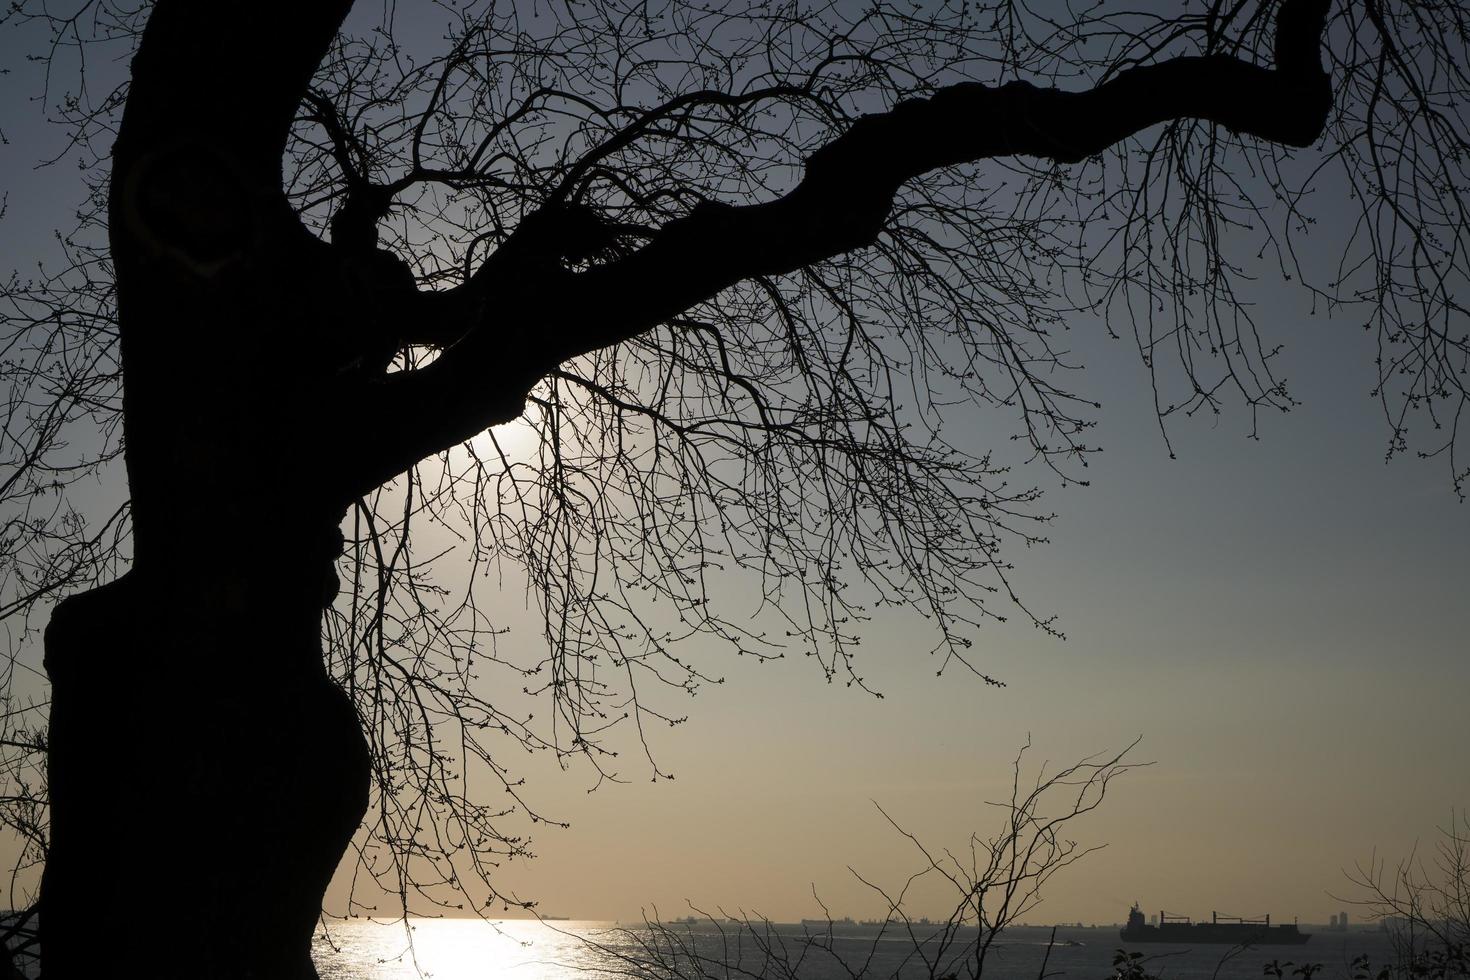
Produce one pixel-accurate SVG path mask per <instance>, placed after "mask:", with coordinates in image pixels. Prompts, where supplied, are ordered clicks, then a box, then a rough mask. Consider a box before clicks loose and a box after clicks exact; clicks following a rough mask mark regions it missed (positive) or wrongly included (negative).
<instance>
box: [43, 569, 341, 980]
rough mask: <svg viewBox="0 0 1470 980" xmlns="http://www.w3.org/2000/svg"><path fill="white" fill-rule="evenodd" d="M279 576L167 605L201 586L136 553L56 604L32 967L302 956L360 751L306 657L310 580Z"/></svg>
mask: <svg viewBox="0 0 1470 980" xmlns="http://www.w3.org/2000/svg"><path fill="white" fill-rule="evenodd" d="M201 572H203V570H202V569H201ZM205 577H208V578H209V579H210V580H211V581H213V582H215V584H216V585H218V584H219V583H220V581H221V577H220V576H205ZM231 578H232V576H230V575H228V574H227V575H224V576H223V579H224V580H225V584H226V590H227V591H228V590H229V589H237V590H238V589H240V588H241V587H242V586H249V585H251V584H257V585H258V584H261V583H259V582H257V583H248V582H240V581H238V580H236V581H230V579H231ZM284 578H287V579H289V578H290V576H284ZM211 591H213V592H214V593H215V594H216V595H218V594H219V593H220V590H219V589H217V588H216V589H213V590H211ZM296 591H297V593H298V594H296V595H289V594H285V595H283V594H277V595H275V596H274V601H273V602H270V603H268V604H257V605H255V606H254V608H229V607H228V605H221V604H218V603H216V604H215V607H214V608H212V609H201V608H199V607H197V606H195V607H194V608H183V606H184V604H185V603H189V602H191V601H192V602H197V601H198V600H199V593H200V590H198V589H196V588H194V587H192V584H191V583H179V582H170V581H166V580H162V579H159V578H155V579H152V580H150V579H148V578H146V577H144V574H143V573H141V572H139V571H135V572H131V573H129V574H128V575H127V576H125V577H124V578H123V579H121V580H119V581H118V582H116V583H114V584H112V585H109V586H107V587H105V588H102V589H98V590H96V591H94V592H91V593H88V594H85V595H81V596H77V597H74V598H71V599H69V600H67V601H66V602H65V603H63V604H62V605H61V606H60V607H59V608H58V609H57V611H56V613H55V615H54V616H53V618H52V622H51V625H50V627H49V628H48V629H47V633H46V669H47V673H48V674H49V675H50V677H51V682H52V692H53V694H52V696H53V701H52V709H51V730H50V760H49V764H50V791H51V812H52V821H51V849H50V853H49V856H48V858H47V862H46V869H45V874H44V877H43V879H42V886H41V902H42V911H41V917H40V921H41V952H42V957H43V960H42V962H43V965H44V969H45V976H46V977H47V978H48V980H69V978H88V980H94V978H97V977H104V976H119V975H147V976H150V977H180V978H183V977H190V978H204V977H229V978H247V977H251V978H272V980H295V978H314V977H315V976H316V972H315V970H314V968H313V966H312V962H311V956H310V945H311V936H312V932H313V929H314V927H315V924H316V921H317V916H318V913H319V910H320V908H321V900H322V896H323V893H324V892H325V890H326V887H327V884H328V882H329V881H330V879H331V876H332V873H333V871H334V870H335V868H336V865H337V863H338V861H339V859H340V858H341V855H342V854H343V852H344V851H345V849H346V847H347V844H348V842H349V839H350V837H351V836H352V834H353V832H354V831H355V830H356V828H357V826H358V824H359V821H360V820H361V819H362V815H363V813H364V811H365V809H366V805H367V788H368V757H367V749H366V745H365V743H364V740H363V737H362V734H361V731H360V729H359V725H358V720H357V717H356V714H355V712H354V711H353V710H352V707H351V705H350V704H349V702H348V701H347V699H346V697H345V695H344V694H343V693H342V692H341V691H340V690H339V689H338V688H336V687H335V686H334V685H333V684H332V683H331V682H330V681H329V680H328V678H327V676H326V674H325V671H324V669H323V666H322V658H321V650H320V640H319V616H320V612H321V598H322V592H321V591H320V589H318V591H317V592H316V594H315V595H303V594H300V593H301V592H302V591H303V590H299V589H298V590H296ZM253 592H255V590H254V589H249V588H246V589H245V591H244V592H243V593H241V594H242V595H246V596H248V595H250V594H251V593H253ZM256 598H263V597H261V596H259V595H257V596H256Z"/></svg>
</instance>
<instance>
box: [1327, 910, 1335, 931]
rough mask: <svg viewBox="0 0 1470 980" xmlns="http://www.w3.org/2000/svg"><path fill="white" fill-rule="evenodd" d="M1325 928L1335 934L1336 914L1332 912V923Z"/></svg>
mask: <svg viewBox="0 0 1470 980" xmlns="http://www.w3.org/2000/svg"><path fill="white" fill-rule="evenodd" d="M1327 928H1328V929H1331V930H1332V931H1333V932H1336V931H1337V913H1336V912H1333V913H1332V922H1331V923H1330V924H1329V925H1328V926H1327Z"/></svg>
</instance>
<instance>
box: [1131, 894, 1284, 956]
mask: <svg viewBox="0 0 1470 980" xmlns="http://www.w3.org/2000/svg"><path fill="white" fill-rule="evenodd" d="M1118 935H1119V936H1120V937H1121V938H1122V940H1123V942H1125V943H1175V944H1178V945H1182V946H1188V945H1192V944H1196V943H1213V944H1226V943H1229V944H1230V945H1233V946H1300V945H1301V944H1302V943H1304V942H1306V941H1307V940H1308V939H1311V938H1312V934H1311V933H1309V932H1302V931H1301V930H1300V929H1298V928H1297V926H1296V923H1294V922H1293V923H1291V924H1289V925H1276V926H1273V925H1272V924H1271V916H1269V915H1266V916H1263V917H1262V918H1259V919H1243V918H1240V917H1238V916H1229V915H1220V914H1219V913H1217V912H1211V913H1210V921H1209V922H1192V921H1190V918H1189V916H1187V915H1173V914H1171V913H1169V912H1162V911H1161V912H1160V913H1159V920H1158V925H1149V924H1148V923H1147V922H1145V921H1144V917H1143V910H1142V909H1140V908H1139V907H1138V903H1137V902H1134V903H1133V908H1132V909H1130V910H1129V912H1128V924H1127V925H1126V926H1124V927H1123V928H1122V930H1121V931H1119V933H1118Z"/></svg>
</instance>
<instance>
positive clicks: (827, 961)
mask: <svg viewBox="0 0 1470 980" xmlns="http://www.w3.org/2000/svg"><path fill="white" fill-rule="evenodd" d="M411 925H412V930H413V943H412V948H411V949H410V944H409V942H408V940H407V938H406V936H405V932H404V928H403V925H402V924H401V923H398V924H385V923H373V922H367V921H364V920H355V921H350V922H346V923H338V924H333V925H331V927H330V936H331V942H330V943H329V942H328V941H327V939H326V938H325V937H324V936H323V935H321V934H319V935H318V937H317V943H316V948H315V958H316V963H317V968H318V970H319V971H320V973H321V977H322V980H417V978H418V977H419V976H420V975H421V974H420V973H419V970H420V969H421V970H422V971H423V973H422V975H423V976H428V977H432V978H433V980H488V978H505V980H574V978H589V980H590V978H594V977H605V976H610V975H613V974H627V973H628V972H629V967H630V963H629V962H628V961H620V956H629V957H639V956H642V955H645V954H646V949H647V947H646V946H645V945H644V944H645V943H647V941H648V940H649V938H650V936H651V935H652V934H651V933H650V932H649V931H648V930H647V929H646V928H644V927H642V926H626V925H625V926H618V925H615V924H614V923H608V922H558V923H554V924H550V925H546V924H540V923H536V922H528V921H518V922H517V921H512V922H503V923H499V924H497V925H493V926H492V925H490V924H488V923H486V922H482V921H480V920H478V919H414V920H411ZM669 928H670V930H671V935H672V936H673V937H675V943H676V944H678V943H683V944H684V946H685V948H686V949H693V950H696V951H697V952H698V953H699V954H700V955H702V956H708V957H710V958H711V960H722V961H729V962H732V963H733V962H736V961H738V962H739V963H740V965H741V966H742V967H743V968H744V969H745V970H748V971H749V973H748V974H741V975H745V976H757V977H761V976H765V977H772V978H777V977H786V978H793V977H794V978H799V980H847V978H848V977H849V976H850V974H849V973H848V971H847V970H846V969H844V967H843V965H842V963H840V962H838V958H840V959H841V960H842V961H843V962H845V963H846V964H847V966H848V967H850V968H851V970H852V971H853V972H854V974H856V975H857V976H859V977H862V978H866V980H888V978H891V977H894V976H901V977H904V978H919V977H927V976H929V970H928V968H927V967H926V966H925V964H924V963H923V962H922V961H921V959H920V958H919V957H917V956H915V950H914V945H913V943H912V942H911V941H910V940H909V939H908V937H907V936H901V935H897V934H894V933H893V932H892V931H891V930H890V932H889V934H888V935H887V936H885V938H883V939H881V940H876V941H875V940H873V939H870V938H857V937H840V936H839V937H836V938H835V939H833V940H832V946H831V949H830V951H829V950H828V949H826V948H823V947H825V946H826V942H827V941H826V939H825V938H823V937H820V935H819V931H818V930H816V929H813V930H812V935H813V937H814V939H815V941H814V942H813V944H812V945H810V946H806V945H805V944H804V941H803V939H802V929H801V927H800V926H793V925H782V926H778V927H777V936H776V938H774V939H773V940H772V943H773V945H776V946H780V947H783V948H784V950H785V957H784V962H782V961H781V959H780V958H778V959H777V960H776V961H772V960H770V959H767V958H766V957H765V956H764V955H763V952H762V951H761V950H759V949H757V948H756V944H755V943H753V941H752V937H751V936H750V934H749V933H746V934H744V935H743V936H742V935H741V930H740V928H739V927H737V926H734V925H728V926H725V927H724V933H723V934H721V932H720V931H719V930H717V929H716V928H715V927H714V926H713V925H712V924H711V923H709V922H703V923H699V924H696V925H694V926H692V927H691V926H683V925H677V926H670V927H669ZM1303 928H1304V929H1307V930H1312V929H1318V930H1325V928H1326V927H1316V926H1306V925H1305V924H1304V926H1303ZM875 932H876V930H875ZM1050 939H1051V929H1050V927H1040V926H1030V927H1018V928H1015V929H1012V930H1009V931H1007V932H1006V934H1005V935H1004V937H1003V939H1002V940H1001V941H1000V943H999V944H998V945H997V946H996V947H994V948H993V949H992V950H991V952H990V954H989V957H988V958H987V961H986V964H985V969H984V973H983V976H984V977H986V978H989V980H1034V978H1037V977H1038V976H1039V975H1041V972H1042V967H1043V961H1044V962H1045V976H1046V977H1048V978H1052V980H1107V978H1109V977H1111V976H1112V975H1113V956H1114V953H1115V951H1116V950H1117V949H1118V947H1119V946H1120V945H1122V941H1121V940H1120V939H1119V938H1118V931H1117V927H1115V926H1111V925H1102V926H1097V927H1095V928H1075V927H1068V928H1059V929H1057V932H1056V944H1055V945H1052V946H1050V947H1049V946H1048V944H1049V941H1050ZM737 940H740V942H737ZM589 941H590V942H589ZM657 945H658V947H659V948H661V949H663V950H665V953H666V954H667V950H668V948H669V946H668V943H667V942H661V943H659V944H657ZM334 946H335V949H334V948H333V947H334ZM599 947H601V948H599ZM640 947H642V948H640ZM737 949H740V950H741V951H742V952H741V953H740V954H737V952H736V951H737ZM1135 949H1137V950H1139V951H1141V952H1144V953H1145V954H1146V955H1148V956H1149V957H1150V959H1149V961H1148V963H1147V967H1148V969H1149V970H1150V971H1151V972H1153V973H1155V974H1157V975H1159V976H1161V977H1163V978H1165V980H1211V978H1218V980H1258V978H1260V977H1261V976H1262V975H1263V967H1264V966H1265V964H1267V963H1269V962H1271V961H1273V960H1276V961H1280V962H1281V963H1283V964H1284V963H1285V962H1286V961H1288V960H1290V961H1292V962H1293V963H1294V964H1301V963H1304V962H1310V963H1321V964H1322V965H1323V969H1322V972H1320V973H1318V974H1316V977H1317V980H1339V978H1346V977H1349V976H1351V971H1350V964H1351V961H1352V959H1353V958H1354V957H1356V956H1358V955H1367V956H1368V957H1369V958H1370V960H1371V961H1372V962H1373V963H1374V964H1382V963H1387V962H1388V961H1389V958H1390V956H1391V953H1392V949H1391V945H1390V942H1389V937H1388V936H1387V935H1386V934H1385V933H1384V932H1382V931H1380V930H1377V929H1369V928H1360V929H1353V930H1351V931H1349V932H1345V933H1344V932H1325V931H1317V932H1315V933H1314V934H1313V938H1312V940H1311V941H1310V942H1309V943H1307V945H1305V946H1295V947H1290V946H1265V947H1256V948H1253V949H1247V950H1239V949H1235V948H1232V947H1229V946H1198V947H1195V948H1194V949H1181V948H1179V947H1175V946H1172V945H1168V944H1158V945H1152V946H1147V945H1146V946H1137V947H1135ZM932 951H933V946H932V945H930V946H928V947H926V953H932ZM834 954H835V957H836V958H834ZM665 959H666V961H667V955H666V956H665ZM641 962H646V960H642V961H641ZM681 963H682V964H683V965H684V966H685V967H686V971H685V972H683V973H680V974H671V973H668V972H664V971H657V972H655V971H652V970H649V971H646V972H643V975H645V976H701V975H703V976H722V975H725V971H723V970H721V969H719V968H717V967H715V965H714V963H713V962H706V963H705V964H704V967H705V969H704V970H703V971H701V972H693V971H688V970H687V967H688V962H687V960H681ZM949 965H952V966H954V967H956V968H957V972H958V973H959V975H960V976H964V975H965V972H964V970H963V967H964V965H965V964H941V967H940V969H938V970H936V971H935V975H936V976H946V975H949V974H950V973H951V972H956V971H952V970H951V969H946V968H945V966H949ZM788 967H793V968H792V969H788ZM1286 972H1287V975H1288V976H1289V975H1290V972H1291V968H1287V971H1286ZM731 975H734V974H731Z"/></svg>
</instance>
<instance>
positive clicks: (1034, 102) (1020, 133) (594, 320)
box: [371, 0, 1332, 480]
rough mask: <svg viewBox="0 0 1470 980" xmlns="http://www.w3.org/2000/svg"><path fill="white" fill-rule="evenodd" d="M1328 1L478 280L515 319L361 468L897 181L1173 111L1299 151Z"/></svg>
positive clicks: (389, 467)
mask: <svg viewBox="0 0 1470 980" xmlns="http://www.w3.org/2000/svg"><path fill="white" fill-rule="evenodd" d="M1327 8H1328V0H1287V2H1286V3H1284V4H1283V6H1282V9H1281V14H1280V17H1279V20H1278V25H1277V44H1276V61H1277V65H1276V67H1275V68H1271V69H1268V68H1262V67H1259V66H1256V65H1251V64H1247V63H1246V62H1243V61H1240V60H1238V59H1235V58H1231V57H1226V56H1205V57H1182V58H1175V59H1172V60H1169V61H1165V62H1162V63H1160V64H1156V65H1148V66H1144V67H1139V68H1133V69H1129V70H1127V71H1124V72H1121V73H1120V74H1118V75H1117V76H1116V77H1114V78H1113V79H1112V80H1110V81H1108V82H1105V83H1104V84H1102V85H1099V86H1097V87H1096V88H1093V89H1090V90H1088V91H1084V92H1063V91H1058V90H1055V89H1041V88H1037V87H1035V86H1033V85H1030V84H1027V83H1024V82H1015V83H1011V84H1008V85H1005V86H1002V87H1000V88H991V87H988V86H985V85H981V84H977V83H966V84H959V85H954V86H950V87H948V88H945V89H941V90H940V91H939V92H937V93H936V94H935V95H934V96H933V97H931V98H928V99H919V100H913V101H909V102H904V103H900V104H899V105H897V106H895V107H894V108H893V109H892V110H891V111H888V112H884V113H878V114H874V115H870V116H866V117H864V118H863V119H861V120H859V121H858V122H857V123H856V124H854V125H853V127H852V128H851V129H849V130H848V131H847V132H846V133H844V134H843V135H842V136H840V137H838V138H837V139H836V140H834V141H833V142H832V143H830V144H828V145H827V146H825V147H823V148H822V149H820V150H818V151H817V152H816V153H814V154H813V155H812V156H811V157H810V158H809V159H808V160H807V162H806V172H805V176H804V178H803V179H802V181H801V182H800V183H799V184H798V185H797V186H796V187H795V188H794V189H793V190H792V191H791V192H790V193H788V194H786V195H785V196H784V197H781V198H779V199H777V200H775V201H770V202H767V203H762V204H753V205H747V206H742V207H732V206H728V205H723V204H715V203H708V204H704V205H701V206H699V207H696V208H695V209H694V210H693V211H692V212H691V213H690V214H689V215H687V216H686V217H684V218H681V219H679V220H677V221H673V222H671V223H669V224H668V225H667V226H665V227H664V228H663V229H662V230H661V231H660V232H659V233H658V234H657V235H656V236H654V238H653V239H652V240H651V241H650V242H649V243H648V244H647V245H646V246H644V247H643V248H642V249H640V250H639V251H637V252H635V253H634V254H632V255H630V256H628V257H627V258H624V259H621V260H619V261H616V262H612V263H609V264H606V265H601V266H597V267H594V268H592V269H590V270H588V271H585V272H582V273H577V274H573V273H571V272H567V271H565V270H563V269H560V268H544V269H542V270H541V274H540V275H539V276H534V277H533V276H528V275H527V274H526V270H524V269H516V270H515V274H514V275H510V276H504V277H502V276H493V277H488V276H487V277H481V276H476V282H475V283H474V284H473V285H474V288H476V289H481V290H483V293H482V294H481V295H482V296H483V299H482V300H481V302H482V304H483V306H484V308H486V309H492V308H493V310H494V321H495V323H496V324H497V325H499V324H514V325H515V326H513V327H509V328H505V327H498V326H496V327H485V326H480V327H477V328H476V329H474V330H473V331H472V332H470V333H469V334H468V335H467V336H466V337H465V339H463V340H462V341H460V342H459V343H458V344H456V345H455V346H453V347H451V348H450V349H449V350H448V351H446V352H445V353H444V355H443V356H442V357H441V358H440V359H439V360H438V361H436V362H435V363H434V364H432V365H431V366H429V367H427V368H425V369H423V370H420V371H416V372H413V373H411V374H406V375H400V376H395V377H393V378H390V379H389V380H388V381H387V383H385V384H384V385H383V386H382V389H381V390H380V391H379V392H376V393H375V397H374V398H373V399H372V401H373V402H374V410H373V411H372V412H371V414H373V415H376V416H377V419H378V421H379V424H378V426H377V429H376V432H375V438H374V447H373V448H374V450H375V451H374V452H373V453H372V454H373V455H376V456H377V457H378V459H377V465H376V466H375V468H374V472H373V473H372V475H371V478H372V479H374V480H376V479H384V478H388V477H390V476H391V475H392V474H393V473H395V472H398V471H400V470H402V469H403V468H405V467H407V466H409V465H411V464H412V463H413V462H415V461H417V460H418V459H420V458H422V457H424V456H426V455H428V454H430V453H432V452H435V451H438V450H440V449H442V448H445V447H447V446H451V445H454V444H456V443H458V442H460V441H462V440H464V439H466V438H468V437H470V436H471V435H473V434H474V433H476V432H478V431H480V430H482V429H484V428H486V427H487V426H489V425H494V424H498V423H501V422H505V421H509V420H510V419H513V418H515V417H516V416H518V415H519V414H520V412H521V410H522V408H523V404H524V399H525V397H526V394H527V393H528V392H529V390H530V388H531V387H532V386H533V385H534V384H535V383H536V382H537V381H538V380H539V379H540V378H542V377H544V376H545V375H546V374H547V373H548V372H550V371H552V370H554V369H555V368H556V366H557V365H558V364H560V363H562V362H563V361H566V360H568V359H570V358H573V357H576V356H578V355H581V354H585V353H588V352H590V351H594V350H598V349H600V348H603V347H608V346H611V345H613V344H617V343H620V342H622V341H624V340H627V339H630V338H632V337H635V336H637V335H638V334H640V333H642V332H644V331H646V330H649V329H651V328H653V327H655V326H657V325H658V324H659V323H662V322H664V321H666V320H667V319H668V318H670V317H672V316H675V315H677V314H679V313H681V312H683V311H684V310H687V309H689V308H690V307H691V306H694V305H695V304H697V303H700V302H702V301H704V300H707V299H709V298H711V297H713V296H715V295H716V294H718V293H719V292H720V291H721V290H723V289H726V288H728V287H730V286H732V285H734V284H735V283H737V282H740V281H741V280H744V279H748V278H751V277H754V276H762V275H781V274H784V273H789V272H792V271H794V270H796V269H800V268H802V267H804V266H807V265H810V264H812V263H814V262H819V261H821V260H823V259H827V258H830V257H832V256H835V255H839V254H841V253H843V252H847V251H851V250H854V249H859V248H863V247H865V246H868V245H870V244H872V243H873V242H874V241H875V240H876V238H877V235H878V233H879V231H880V229H881V228H882V225H883V222H884V220H885V219H886V217H887V215H888V212H889V210H890V208H891V207H892V203H893V199H894V195H895V194H896V192H897V190H898V188H899V187H900V186H901V185H902V184H903V183H904V182H905V181H907V180H910V179H912V178H915V177H917V176H919V175H921V174H924V173H927V172H929V171H932V170H935V169H938V168H940V167H946V166H953V165H955V164H959V163H965V162H972V161H978V160H984V159H989V158H992V157H1000V156H1016V155H1023V156H1035V157H1040V158H1043V159H1050V160H1055V161H1057V162H1059V163H1074V162H1077V161H1081V160H1084V159H1086V158H1087V157H1089V156H1092V155H1094V154H1097V153H1100V152H1102V151H1103V150H1105V149H1107V148H1108V147H1109V146H1112V145H1113V144H1115V143H1117V142H1119V141H1121V140H1123V139H1126V138H1127V137H1129V136H1131V135H1133V134H1135V133H1137V132H1139V131H1141V130H1143V129H1146V128H1148V127H1149V126H1153V125H1156V124H1158V123H1161V122H1167V121H1170V120H1175V119H1182V118H1196V119H1203V120H1207V121H1210V122H1214V123H1217V124H1219V125H1221V126H1224V127H1226V128H1227V129H1230V130H1231V131H1233V132H1235V133H1238V134H1241V135H1248V136H1254V137H1257V138H1259V139H1263V140H1268V141H1271V142H1275V143H1281V144H1286V145H1291V146H1306V145H1309V144H1310V143H1312V142H1313V141H1315V140H1316V139H1317V137H1318V136H1319V135H1320V133H1321V131H1322V128H1323V126H1324V124H1325V122H1326V118H1327V114H1328V112H1329V110H1330V108H1331V103H1332V93H1331V87H1330V80H1329V78H1328V76H1327V74H1326V73H1325V72H1324V71H1323V70H1322V67H1321V57H1320V52H1319V49H1318V46H1319V44H1320V38H1321V33H1322V29H1323V23H1324V20H1325V17H1326V13H1327ZM492 378H493V379H494V382H493V383H494V389H493V390H487V388H486V381H487V379H492Z"/></svg>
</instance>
